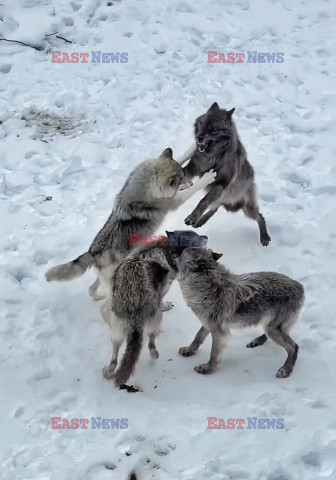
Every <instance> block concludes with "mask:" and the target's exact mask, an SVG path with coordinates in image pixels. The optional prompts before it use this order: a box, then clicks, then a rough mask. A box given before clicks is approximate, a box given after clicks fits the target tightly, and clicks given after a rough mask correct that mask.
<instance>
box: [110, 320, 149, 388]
mask: <svg viewBox="0 0 336 480" xmlns="http://www.w3.org/2000/svg"><path fill="white" fill-rule="evenodd" d="M142 338H143V330H142V328H132V330H131V331H130V332H129V334H128V335H127V341H126V350H125V353H124V356H123V358H122V360H121V362H120V366H119V367H118V370H117V371H116V372H115V374H114V384H115V386H116V387H120V385H122V384H124V383H126V382H127V380H128V379H129V378H130V376H131V375H132V373H133V372H134V369H135V365H136V363H137V361H138V359H139V355H140V351H141V347H142Z"/></svg>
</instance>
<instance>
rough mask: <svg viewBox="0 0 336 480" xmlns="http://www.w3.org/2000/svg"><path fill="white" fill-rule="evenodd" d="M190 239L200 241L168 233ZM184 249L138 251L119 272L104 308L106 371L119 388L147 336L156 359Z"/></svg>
mask: <svg viewBox="0 0 336 480" xmlns="http://www.w3.org/2000/svg"><path fill="white" fill-rule="evenodd" d="M176 234H182V235H188V236H190V237H192V238H193V239H195V238H199V236H198V235H197V233H195V232H191V231H188V232H172V233H169V232H167V235H168V238H169V235H176ZM184 248H186V247H182V246H169V245H166V246H157V247H139V248H137V249H135V250H133V252H131V253H130V254H129V255H128V257H127V258H126V259H125V260H124V261H123V262H122V263H121V264H120V265H119V266H118V267H117V268H116V270H115V272H114V275H113V279H112V282H111V290H110V295H109V296H108V298H107V299H106V300H105V302H104V304H103V305H102V309H101V311H102V316H103V319H104V321H105V322H106V323H107V324H108V325H109V328H110V334H111V342H112V358H111V361H110V364H109V365H108V366H106V367H104V368H103V375H104V377H105V378H113V379H114V383H115V385H116V386H117V387H120V386H121V385H123V384H125V383H126V382H127V381H128V379H129V378H130V376H131V375H132V373H133V371H134V368H135V365H136V363H137V361H138V358H139V355H140V351H141V346H142V341H143V336H144V334H146V335H147V336H148V348H149V353H150V356H151V358H153V359H157V358H158V357H159V352H158V351H157V349H156V345H155V339H156V337H157V336H158V334H159V331H160V324H161V320H162V312H161V308H160V305H161V302H162V299H163V297H164V295H165V294H166V293H167V291H168V289H169V287H170V285H171V283H172V281H173V280H174V279H175V278H176V275H177V267H176V261H177V259H178V258H179V256H180V255H181V253H182V252H183V250H184ZM125 339H126V350H125V353H124V355H123V357H122V360H121V362H120V364H119V366H118V368H117V370H116V371H115V369H116V367H117V363H118V351H119V348H120V347H121V345H122V343H123V342H124V340H125Z"/></svg>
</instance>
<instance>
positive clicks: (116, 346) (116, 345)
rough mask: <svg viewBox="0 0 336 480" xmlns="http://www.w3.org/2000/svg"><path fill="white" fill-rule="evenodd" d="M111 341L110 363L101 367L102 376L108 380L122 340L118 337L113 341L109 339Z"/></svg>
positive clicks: (114, 365)
mask: <svg viewBox="0 0 336 480" xmlns="http://www.w3.org/2000/svg"><path fill="white" fill-rule="evenodd" d="M111 343H112V358H111V361H110V364H109V365H106V366H105V367H103V369H102V372H103V377H104V378H106V379H108V380H109V379H110V378H112V377H113V374H114V371H115V369H116V366H117V363H118V353H119V349H120V347H121V345H122V343H123V341H122V340H120V339H118V340H117V341H114V340H113V339H111Z"/></svg>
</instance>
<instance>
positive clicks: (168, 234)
mask: <svg viewBox="0 0 336 480" xmlns="http://www.w3.org/2000/svg"><path fill="white" fill-rule="evenodd" d="M165 232H166V235H167V237H168V238H169V237H170V235H172V233H173V232H168V230H165Z"/></svg>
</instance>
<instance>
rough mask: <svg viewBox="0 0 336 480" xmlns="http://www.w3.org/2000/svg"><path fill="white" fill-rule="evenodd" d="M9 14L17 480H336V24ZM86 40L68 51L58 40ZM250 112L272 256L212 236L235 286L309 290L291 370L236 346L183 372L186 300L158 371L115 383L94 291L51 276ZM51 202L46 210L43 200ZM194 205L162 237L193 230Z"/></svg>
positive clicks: (141, 13) (7, 215)
mask: <svg viewBox="0 0 336 480" xmlns="http://www.w3.org/2000/svg"><path fill="white" fill-rule="evenodd" d="M106 3H107V2H105V1H99V0H83V1H80V0H72V1H68V0H58V1H57V2H53V1H52V0H5V1H3V2H2V4H1V6H0V15H1V21H0V31H1V34H2V36H3V37H4V38H7V39H15V40H19V41H22V42H25V43H29V44H32V45H35V46H42V47H44V50H42V51H39V50H36V49H33V48H29V47H26V46H23V45H20V44H15V43H8V42H4V41H1V42H0V107H1V108H0V121H1V124H0V137H1V140H2V144H1V150H0V199H1V203H0V232H1V236H0V317H1V322H0V332H1V335H0V342H1V347H0V359H1V361H0V379H1V390H0V411H1V418H0V432H1V433H0V436H1V447H2V448H1V457H0V459H1V471H2V473H3V475H4V476H3V478H6V479H7V480H19V479H20V480H23V479H34V480H40V479H41V480H42V479H43V480H49V479H50V480H68V479H71V480H74V479H86V480H105V479H106V480H107V479H118V480H119V479H120V480H123V479H126V478H127V475H128V474H129V472H130V471H131V470H132V469H133V468H134V467H136V471H137V473H138V477H139V479H140V480H142V479H160V480H166V479H167V480H168V479H177V480H179V479H181V480H182V479H183V480H205V479H213V480H219V479H220V480H222V479H223V480H229V479H230V480H234V479H239V480H241V479H246V480H316V479H319V478H330V479H336V463H335V458H336V421H335V417H334V414H335V399H336V381H335V373H334V370H335V368H334V365H335V346H336V328H335V327H336V320H335V310H336V299H335V293H334V292H335V287H336V277H335V259H334V256H335V253H336V252H335V248H334V246H335V239H336V222H335V213H336V202H335V195H336V184H335V176H336V167H335V159H336V148H335V140H334V132H335V107H336V95H335V94H336V87H335V85H336V81H335V80H336V78H335V51H336V40H335V19H336V5H335V3H334V2H332V1H331V0H330V1H320V2H312V1H308V0H301V1H299V0H298V1H297V2H293V1H290V0H278V1H276V0H273V1H267V0H254V1H252V0H237V1H233V0H232V1H227V2H222V1H220V0H198V1H196V0H190V1H187V0H160V1H158V0H122V1H115V0H114V1H113V5H111V6H107V4H106ZM54 32H59V33H58V34H59V35H60V36H63V37H64V38H66V39H68V40H71V41H72V42H73V44H69V43H66V42H65V41H64V40H62V39H60V38H56V36H55V35H52V36H49V37H45V35H48V34H50V33H54ZM51 50H61V51H63V52H68V53H69V54H70V53H71V52H75V51H77V52H91V50H101V51H102V52H128V59H129V61H128V63H124V64H121V63H120V64H91V63H87V64H80V63H79V64H55V63H51ZM208 50H217V51H219V52H229V51H233V52H246V51H248V50H257V51H259V52H284V59H285V61H284V63H282V64H276V63H274V64H247V63H243V64H233V65H230V64H207V53H206V52H207V51H208ZM214 101H218V103H219V104H220V105H221V106H226V107H230V108H232V107H236V112H235V118H236V122H237V126H238V131H239V132H240V135H241V137H242V140H243V142H244V144H245V146H246V148H247V151H248V153H249V159H250V161H251V163H252V164H253V165H254V167H255V170H256V175H257V182H258V186H259V193H260V204H261V209H262V211H263V213H264V215H265V217H266V219H267V221H268V227H269V231H270V234H271V236H272V243H271V245H270V246H269V247H268V248H262V247H261V246H260V245H259V243H258V235H257V227H256V225H255V224H254V223H253V222H250V221H249V220H247V219H246V218H245V217H244V216H243V215H241V214H238V215H230V214H226V213H224V211H223V212H218V213H217V215H216V216H215V217H213V219H211V220H210V221H209V223H208V224H207V225H205V226H204V227H203V228H202V230H201V232H202V233H204V234H207V235H208V236H209V238H210V246H211V247H213V249H215V250H216V251H220V252H223V253H224V256H223V258H222V261H223V262H224V263H225V264H227V265H228V266H229V267H230V268H232V269H233V270H235V271H237V272H245V271H253V270H265V269H268V270H276V271H279V272H284V273H287V274H289V275H292V276H294V277H295V278H296V279H298V280H300V281H301V282H303V283H304V285H305V288H306V296H307V299H306V304H305V309H304V312H303V316H302V318H301V319H300V321H299V323H298V324H297V326H296V327H295V329H294V330H293V338H294V339H295V340H296V341H297V342H298V344H299V345H300V352H299V358H298V362H297V364H296V368H295V370H294V373H293V375H292V376H291V377H290V378H289V379H286V380H281V379H276V378H275V373H276V370H277V368H278V367H279V366H280V365H281V364H282V362H283V360H284V356H285V354H284V351H283V350H282V349H281V348H279V347H278V346H276V345H274V344H271V343H270V342H267V344H266V345H265V346H263V347H261V348H258V349H255V350H250V349H246V348H245V344H246V343H247V342H248V341H249V340H251V339H252V338H253V337H254V336H255V335H257V334H258V330H257V329H256V330H255V331H254V330H253V331H243V332H238V333H237V332H236V333H234V334H233V338H232V341H231V343H230V344H229V346H228V348H227V351H226V353H225V357H224V360H223V362H222V363H221V365H220V368H219V369H218V371H217V372H216V373H215V374H213V375H211V376H208V377H204V376H201V375H198V374H196V373H195V372H194V371H193V367H194V365H196V364H198V363H201V361H204V360H206V359H207V357H208V355H209V348H210V346H209V342H208V341H207V342H206V343H205V344H204V346H203V347H202V348H201V350H200V352H199V354H198V355H197V357H194V358H193V357H192V358H188V359H184V358H181V357H179V356H178V354H177V351H178V348H179V347H180V346H181V345H186V344H187V343H188V342H189V341H190V340H191V339H192V337H193V335H194V333H195V331H196V329H198V328H199V323H198V321H197V320H196V319H195V317H194V315H193V314H192V312H191V311H189V310H188V309H187V308H186V307H185V305H184V303H183V301H182V298H181V294H180V292H179V288H178V285H174V286H173V287H172V289H171V291H170V293H169V294H168V296H167V299H169V300H173V302H174V304H175V308H174V310H173V311H171V312H168V313H166V314H165V318H164V323H163V329H162V330H163V331H162V334H161V337H160V338H159V340H158V349H159V351H160V359H159V360H158V361H156V362H155V361H153V360H150V359H149V358H148V352H147V350H146V349H144V351H143V354H142V356H141V361H140V363H139V365H138V368H137V371H136V374H135V375H134V377H133V379H132V383H133V384H140V385H141V386H142V388H143V390H144V392H143V393H139V394H134V395H131V394H127V393H126V392H124V391H117V390H116V389H115V388H114V387H113V385H112V383H111V382H108V381H106V380H104V379H103V378H102V375H101V367H102V366H103V365H104V364H106V362H107V361H108V360H109V357H110V341H109V335H108V332H107V328H106V326H105V325H104V324H103V323H102V322H101V321H100V315H99V304H97V303H94V302H93V301H92V300H91V299H90V298H89V296H88V295H87V291H86V290H87V287H88V286H89V284H90V282H92V279H93V274H92V273H89V274H87V275H85V276H84V277H82V278H81V279H79V280H76V281H73V282H72V283H68V284H55V283H53V284H47V283H46V281H45V279H44V273H45V271H46V270H47V268H49V267H51V266H53V265H55V264H57V263H60V262H63V261H66V260H70V259H72V258H75V257H76V256H77V255H79V254H81V253H83V252H84V251H85V250H86V249H87V247H88V245H89V244H90V242H91V240H92V238H93V236H94V235H95V234H96V232H97V231H98V229H99V228H100V227H101V226H102V225H103V223H104V222H105V219H106V218H107V216H108V214H109V212H110V210H111V206H112V203H113V199H114V196H115V194H116V193H117V192H118V189H119V188H120V186H121V185H122V184H123V182H124V180H125V178H126V176H127V174H128V172H129V171H130V170H131V169H132V168H133V167H134V166H135V165H136V164H137V163H138V162H139V161H140V160H143V159H145V158H150V157H152V156H155V155H157V154H158V153H160V152H161V151H162V150H163V149H164V148H165V147H167V146H171V147H172V148H173V150H174V153H175V155H176V156H178V155H180V154H181V153H182V152H183V151H184V150H185V148H186V147H188V146H189V144H190V142H191V139H192V124H193V120H194V118H195V117H196V115H199V114H201V113H203V112H204V111H205V109H207V108H208V107H209V106H210V105H211V103H212V102H214ZM47 197H52V199H51V200H46V198H47ZM195 203H196V199H195V198H194V199H192V200H191V201H190V202H189V203H188V204H187V205H185V206H184V207H183V208H181V210H180V211H178V213H177V214H175V215H172V216H170V217H169V218H167V221H166V222H165V225H164V226H163V227H162V229H161V232H164V229H165V228H169V229H178V228H183V219H184V218H185V217H186V215H187V214H188V213H190V211H191V209H192V208H193V206H194V205H195ZM54 416H56V417H66V418H68V419H71V418H74V417H79V418H91V417H98V416H99V417H103V418H128V424H129V428H128V429H127V430H103V429H100V430H92V429H90V428H89V429H78V430H53V429H51V417H54ZM209 416H212V417H220V418H224V419H228V418H245V419H246V418H247V417H249V416H251V417H258V418H283V419H284V426H285V428H284V429H282V430H278V429H275V430H248V429H242V430H236V429H235V430H207V417H209Z"/></svg>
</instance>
